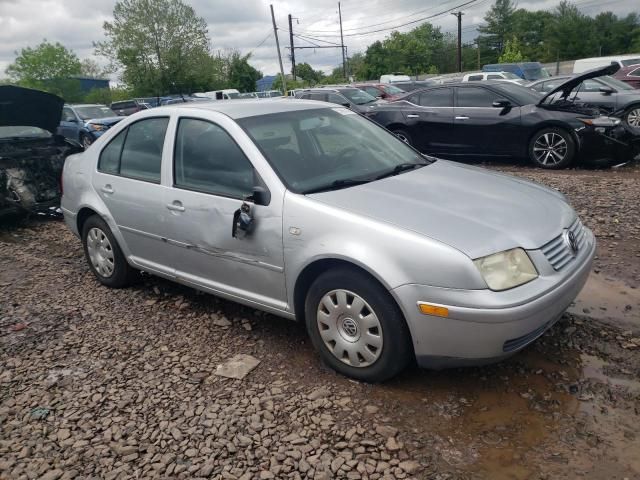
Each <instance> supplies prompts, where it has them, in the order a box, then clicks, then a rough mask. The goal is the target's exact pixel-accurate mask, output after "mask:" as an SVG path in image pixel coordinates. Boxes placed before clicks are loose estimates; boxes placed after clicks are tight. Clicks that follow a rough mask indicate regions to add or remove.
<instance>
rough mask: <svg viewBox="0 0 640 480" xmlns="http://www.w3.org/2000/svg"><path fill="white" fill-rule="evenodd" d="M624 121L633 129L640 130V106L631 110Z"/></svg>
mask: <svg viewBox="0 0 640 480" xmlns="http://www.w3.org/2000/svg"><path fill="white" fill-rule="evenodd" d="M624 120H625V122H627V125H629V126H630V127H631V128H634V129H636V130H640V106H635V107H633V108H631V109H629V111H628V112H627V113H626V114H625V116H624Z"/></svg>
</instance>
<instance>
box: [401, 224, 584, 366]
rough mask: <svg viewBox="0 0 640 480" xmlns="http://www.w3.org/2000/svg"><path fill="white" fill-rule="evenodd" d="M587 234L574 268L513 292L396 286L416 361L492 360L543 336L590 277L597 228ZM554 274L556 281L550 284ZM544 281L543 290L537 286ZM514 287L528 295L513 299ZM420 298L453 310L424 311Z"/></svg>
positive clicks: (472, 362) (441, 363)
mask: <svg viewBox="0 0 640 480" xmlns="http://www.w3.org/2000/svg"><path fill="white" fill-rule="evenodd" d="M588 235H589V238H588V241H587V243H586V244H585V246H584V248H583V249H582V251H581V252H580V253H579V254H578V256H577V257H576V258H575V260H574V261H573V262H572V264H571V268H567V269H566V271H563V272H554V273H552V274H551V273H550V274H549V275H546V274H542V273H541V277H540V278H538V279H537V280H534V281H533V282H530V283H529V284H526V285H522V286H520V287H517V288H515V289H512V291H511V292H509V291H507V292H492V291H490V290H476V291H468V290H454V289H443V288H439V287H431V286H426V285H416V284H408V285H403V286H400V287H398V288H396V289H394V290H393V291H392V293H393V294H394V296H395V298H396V299H397V300H398V303H399V305H400V306H401V308H402V310H403V312H404V314H405V318H406V320H407V324H408V326H409V330H410V331H411V336H412V339H413V347H414V352H415V355H416V360H417V362H418V365H420V366H421V367H425V368H436V369H437V368H447V367H456V366H465V365H482V364H487V363H492V362H495V361H498V360H501V359H503V358H506V357H508V356H510V355H513V354H514V353H515V352H517V351H519V350H521V349H523V348H524V347H525V346H527V345H528V344H530V343H531V342H533V341H534V340H535V339H536V338H538V337H539V336H541V335H542V334H543V333H544V332H545V331H546V330H547V329H548V328H550V327H551V326H552V325H553V324H554V323H555V322H556V321H557V320H558V319H559V318H560V317H561V316H562V314H563V313H564V311H565V310H566V309H567V307H568V306H569V305H570V304H571V302H573V300H574V299H575V298H576V296H577V295H578V294H579V293H580V290H582V287H583V286H584V284H585V282H586V281H587V277H588V276H589V273H590V272H591V264H592V262H593V257H594V256H595V250H596V242H595V238H594V237H593V234H592V233H591V232H590V231H588ZM543 276H545V277H547V278H542V277H543ZM552 280H555V282H554V283H553V286H552V287H551V288H548V285H549V284H550V283H551V282H552ZM536 284H537V285H536ZM542 284H544V285H545V291H544V292H540V291H539V288H540V285H542ZM515 290H519V291H520V292H519V293H518V295H519V296H520V295H524V296H525V297H526V296H527V295H528V296H529V298H523V299H522V300H520V301H518V302H516V303H515V304H514V302H513V301H512V300H513V298H514V292H513V291H515ZM433 299H439V300H443V299H447V301H446V302H442V301H441V302H438V301H435V302H434V301H433ZM418 302H427V303H435V304H437V305H441V306H444V307H446V308H448V310H449V316H448V317H446V318H443V317H438V316H432V315H424V314H422V313H420V312H419V310H418V308H417V303H418ZM473 303H475V304H473ZM501 303H504V305H503V306H501V305H500V304H501Z"/></svg>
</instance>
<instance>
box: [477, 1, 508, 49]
mask: <svg viewBox="0 0 640 480" xmlns="http://www.w3.org/2000/svg"><path fill="white" fill-rule="evenodd" d="M515 11H516V6H515V2H514V1H513V0H496V2H495V3H494V4H493V5H492V6H491V8H490V9H489V11H488V12H487V14H486V15H485V16H484V21H485V22H486V25H483V26H481V27H480V28H478V31H479V32H480V33H481V34H483V35H485V36H486V37H487V42H488V43H489V45H490V46H491V48H492V49H494V50H495V51H496V52H497V53H498V54H500V53H502V51H503V50H504V46H505V42H506V41H507V39H508V38H510V37H512V36H513V15H514V13H515Z"/></svg>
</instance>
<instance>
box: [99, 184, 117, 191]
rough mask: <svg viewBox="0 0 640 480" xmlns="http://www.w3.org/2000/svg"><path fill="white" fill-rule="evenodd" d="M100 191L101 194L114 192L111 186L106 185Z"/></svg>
mask: <svg viewBox="0 0 640 480" xmlns="http://www.w3.org/2000/svg"><path fill="white" fill-rule="evenodd" d="M100 190H101V191H102V192H103V193H113V192H114V190H113V187H112V186H111V185H109V184H108V183H107V184H106V185H105V186H104V187H102V188H101V189H100Z"/></svg>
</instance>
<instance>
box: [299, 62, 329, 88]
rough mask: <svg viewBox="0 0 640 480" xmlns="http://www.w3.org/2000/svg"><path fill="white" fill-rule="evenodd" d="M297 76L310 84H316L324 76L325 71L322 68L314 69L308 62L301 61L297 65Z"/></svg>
mask: <svg viewBox="0 0 640 480" xmlns="http://www.w3.org/2000/svg"><path fill="white" fill-rule="evenodd" d="M296 77H299V78H301V79H302V81H303V82H305V83H306V84H308V85H311V86H313V85H315V84H317V83H319V82H320V81H321V80H322V79H323V78H324V73H322V72H321V71H320V70H314V69H313V68H312V67H311V65H309V64H308V63H304V62H303V63H299V64H297V65H296Z"/></svg>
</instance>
